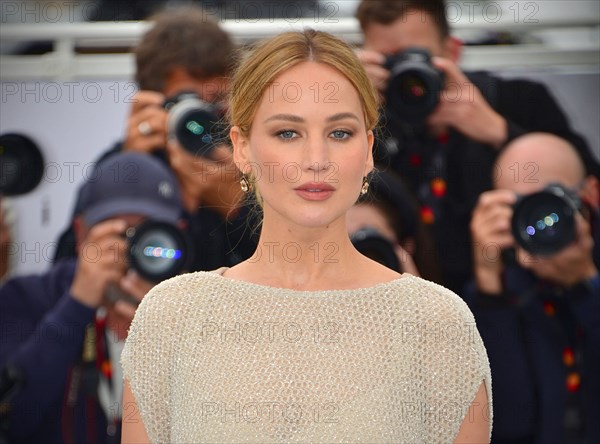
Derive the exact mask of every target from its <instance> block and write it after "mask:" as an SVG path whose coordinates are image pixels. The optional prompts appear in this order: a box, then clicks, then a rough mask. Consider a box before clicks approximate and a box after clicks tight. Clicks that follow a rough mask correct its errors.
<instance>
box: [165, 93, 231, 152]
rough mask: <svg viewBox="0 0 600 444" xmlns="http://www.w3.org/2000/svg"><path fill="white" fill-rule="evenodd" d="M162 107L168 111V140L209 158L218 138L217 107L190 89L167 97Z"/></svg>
mask: <svg viewBox="0 0 600 444" xmlns="http://www.w3.org/2000/svg"><path fill="white" fill-rule="evenodd" d="M163 106H164V108H165V109H166V110H167V111H168V112H169V117H168V134H169V139H171V138H174V139H176V140H177V141H178V142H179V144H180V145H181V146H182V147H183V148H184V149H185V150H187V151H189V152H190V153H192V154H194V155H196V156H201V157H210V155H211V153H212V150H213V148H214V147H215V143H216V142H217V140H218V137H219V136H218V133H219V131H218V122H219V120H220V118H219V115H218V112H217V109H216V107H215V106H214V105H211V104H210V103H208V102H205V101H203V100H202V99H200V97H199V96H198V94H196V93H194V92H187V91H185V92H180V93H179V94H177V95H175V96H173V97H170V98H167V99H166V100H165V103H164V104H163Z"/></svg>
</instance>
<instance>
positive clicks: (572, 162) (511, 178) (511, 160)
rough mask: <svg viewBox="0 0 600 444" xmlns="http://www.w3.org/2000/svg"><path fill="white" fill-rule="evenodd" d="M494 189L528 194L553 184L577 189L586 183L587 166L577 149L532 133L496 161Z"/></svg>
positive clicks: (550, 137)
mask: <svg viewBox="0 0 600 444" xmlns="http://www.w3.org/2000/svg"><path fill="white" fill-rule="evenodd" d="M496 167H497V168H496V177H495V181H494V185H495V187H496V188H499V189H508V190H512V191H515V192H517V193H519V194H528V193H532V192H535V191H538V190H540V189H542V188H544V187H545V186H546V185H548V184H549V183H552V182H558V183H560V184H562V185H564V186H566V187H569V188H575V187H577V186H579V185H581V183H582V181H583V180H584V178H585V176H586V174H585V166H584V164H583V161H582V160H581V158H580V157H579V154H578V153H577V151H576V150H575V148H574V147H573V146H572V145H571V144H570V143H569V142H567V141H566V140H564V139H561V138H560V137H558V136H555V135H553V134H548V133H530V134H526V135H524V136H521V137H519V138H517V139H515V140H514V141H513V142H511V143H510V144H509V145H508V146H507V147H506V148H505V149H504V151H503V152H502V153H501V154H500V155H499V156H498V159H497V160H496Z"/></svg>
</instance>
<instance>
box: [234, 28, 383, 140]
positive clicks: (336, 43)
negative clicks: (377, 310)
mask: <svg viewBox="0 0 600 444" xmlns="http://www.w3.org/2000/svg"><path fill="white" fill-rule="evenodd" d="M302 62H317V63H323V64H325V65H328V66H330V67H331V68H334V69H336V70H337V71H339V72H340V73H341V74H342V75H343V76H345V77H346V78H347V79H348V80H349V81H350V83H352V85H353V86H354V88H355V89H356V91H357V93H358V96H359V98H360V102H361V104H362V108H363V114H364V118H365V124H366V127H367V129H368V130H371V129H373V128H374V127H375V125H376V124H377V121H378V118H379V114H378V102H377V92H376V91H375V88H374V87H373V85H372V84H371V81H370V80H369V78H368V77H367V73H366V72H365V70H364V68H363V66H362V64H361V63H360V61H359V60H358V57H356V54H354V51H353V50H352V49H351V48H350V46H348V44H346V43H345V42H343V41H342V40H340V39H338V38H337V37H334V36H333V35H331V34H328V33H326V32H322V31H315V30H313V29H306V30H304V31H301V32H286V33H283V34H280V35H278V36H275V37H273V38H271V39H268V40H265V41H263V42H261V43H259V44H258V45H257V46H256V47H255V48H254V50H253V51H252V52H251V53H250V55H249V56H248V57H247V58H246V59H245V60H244V61H243V62H242V63H241V64H240V66H239V67H238V69H237V70H236V72H235V74H234V76H233V80H232V84H231V95H230V102H229V123H230V125H232V126H234V125H236V126H238V127H239V128H240V130H241V132H242V134H243V135H244V136H248V135H249V133H250V130H251V128H252V120H253V119H254V115H255V113H256V109H257V108H258V105H259V103H260V101H261V98H262V97H263V94H264V93H265V90H266V89H267V87H268V86H269V85H271V84H272V83H273V82H274V80H275V78H276V77H277V76H279V75H280V74H281V73H283V72H285V71H287V70H288V69H290V68H292V67H294V66H296V65H298V64H300V63H302Z"/></svg>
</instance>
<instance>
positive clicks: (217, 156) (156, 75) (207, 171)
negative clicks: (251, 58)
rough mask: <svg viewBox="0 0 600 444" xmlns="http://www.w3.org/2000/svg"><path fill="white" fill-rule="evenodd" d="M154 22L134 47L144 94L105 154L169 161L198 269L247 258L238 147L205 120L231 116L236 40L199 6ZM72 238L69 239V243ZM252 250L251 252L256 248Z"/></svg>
mask: <svg viewBox="0 0 600 444" xmlns="http://www.w3.org/2000/svg"><path fill="white" fill-rule="evenodd" d="M150 20H151V21H152V22H153V26H152V27H151V29H150V30H149V31H148V32H147V33H146V34H145V35H144V36H143V38H142V40H141V41H140V42H139V44H138V45H137V46H136V48H135V50H134V53H135V60H136V74H135V80H136V82H137V83H138V86H139V91H138V92H137V93H136V94H135V96H134V97H133V104H132V107H131V111H130V114H129V117H128V120H127V125H126V133H125V138H124V140H123V141H121V142H119V143H117V144H116V145H115V146H114V147H113V148H112V149H111V150H109V151H108V152H106V153H105V154H104V155H103V156H102V158H106V157H108V156H111V155H113V154H115V153H119V152H122V151H135V152H140V153H146V154H150V155H153V156H155V157H158V158H160V159H161V160H163V161H164V162H165V163H167V164H169V165H170V167H171V169H172V170H173V171H174V172H175V174H176V176H177V180H178V182H179V185H180V190H181V194H182V198H183V203H184V206H185V209H186V211H187V213H188V216H187V219H188V220H189V225H190V234H191V238H192V240H193V242H194V247H195V250H196V251H197V252H198V254H197V255H196V257H195V262H194V263H193V264H192V270H211V269H215V268H218V267H221V266H223V265H232V264H234V263H236V262H237V261H238V260H240V258H239V257H238V256H237V255H236V253H237V252H236V253H234V252H233V251H232V250H233V246H235V245H238V244H240V245H239V250H238V251H240V255H241V257H243V256H244V248H243V246H244V245H245V244H244V241H245V239H241V238H242V234H241V233H242V231H243V227H242V225H243V224H242V222H243V214H242V215H238V212H239V211H244V210H239V209H238V203H239V201H240V198H241V196H242V194H241V192H240V190H239V175H238V173H237V169H236V168H235V166H234V164H233V160H232V157H231V151H230V148H229V147H228V146H227V145H225V144H224V143H221V140H225V137H224V136H223V134H220V133H219V131H218V127H219V125H218V124H216V125H211V126H212V129H213V131H211V132H209V127H208V125H206V124H203V123H204V122H203V119H205V118H208V116H211V118H210V119H211V122H212V123H214V121H218V120H219V119H221V118H222V117H223V116H224V114H225V113H226V109H225V97H226V92H227V86H228V81H229V80H228V76H229V74H230V70H231V68H232V67H233V64H234V61H235V48H234V45H233V42H232V41H231V39H230V37H229V35H228V34H227V33H226V32H225V31H224V30H223V29H221V28H220V27H219V25H218V24H217V23H216V22H214V21H213V20H211V18H210V17H209V16H207V15H206V14H205V13H204V12H202V10H201V9H198V8H192V7H179V8H172V9H167V10H165V11H163V12H161V13H158V14H157V15H155V16H153V17H151V18H150ZM182 107H183V108H182ZM197 107H200V108H203V109H204V111H205V112H201V111H198V109H197ZM176 108H177V109H178V111H177V115H178V116H177V118H175V109H176ZM199 114H200V115H199ZM190 125H194V126H193V127H192V126H190ZM186 127H187V129H186ZM205 137H209V139H208V140H209V143H206V142H205V140H207V139H205ZM238 225H239V227H238ZM240 227H241V228H240ZM238 237H239V238H240V239H238ZM68 243H69V240H68V237H64V238H63V240H62V241H61V246H65V244H68ZM248 248H249V249H248V253H247V255H248V256H249V255H250V254H251V252H252V251H253V248H251V247H248ZM60 254H64V255H70V254H72V252H69V251H66V250H64V253H63V252H61V253H60Z"/></svg>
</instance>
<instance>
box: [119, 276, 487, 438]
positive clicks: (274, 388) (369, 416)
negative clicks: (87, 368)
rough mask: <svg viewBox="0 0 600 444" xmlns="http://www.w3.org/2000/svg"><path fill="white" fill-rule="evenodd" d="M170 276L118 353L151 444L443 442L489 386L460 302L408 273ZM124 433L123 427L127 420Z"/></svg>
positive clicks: (478, 343) (149, 300) (481, 355)
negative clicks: (306, 285) (317, 278)
mask: <svg viewBox="0 0 600 444" xmlns="http://www.w3.org/2000/svg"><path fill="white" fill-rule="evenodd" d="M224 270H225V269H219V270H216V271H214V272H198V273H191V274H187V275H182V276H178V277H176V278H173V279H170V280H168V281H165V282H163V283H161V284H159V285H158V286H156V287H155V288H154V289H152V291H151V292H150V293H148V295H146V297H145V298H144V299H143V301H142V303H141V305H140V306H139V308H138V310H137V312H136V315H135V319H134V321H133V323H132V326H131V329H130V331H129V336H128V339H127V343H126V346H125V349H124V351H123V354H122V358H121V361H122V365H123V373H124V377H125V378H126V379H127V380H128V381H129V383H130V385H131V389H132V392H133V394H134V397H135V399H136V401H137V404H138V407H139V409H140V414H141V417H142V419H143V422H144V424H145V426H146V430H147V432H148V436H149V438H150V439H151V441H152V442H154V443H201V442H207V443H217V442H223V443H225V442H231V443H233V442H235V443H284V442H293V443H299V442H303V443H319V442H322V443H334V442H335V443H337V442H349V443H359V442H368V443H375V442H388V443H392V442H393V443H400V442H401V443H417V442H419V443H421V442H422V443H434V442H439V443H450V442H452V441H453V439H454V437H455V436H456V434H457V433H458V430H459V427H460V424H461V423H462V421H463V419H464V418H465V417H466V416H467V415H471V416H472V413H473V412H472V411H470V410H469V408H470V406H471V403H472V401H473V399H474V397H475V394H476V392H477V390H478V388H479V387H480V385H481V383H482V382H485V386H486V391H487V394H488V405H487V406H485V409H484V412H485V416H486V418H485V419H486V420H488V421H489V422H490V430H491V421H492V417H491V416H492V415H491V412H492V408H491V379H490V369H489V363H488V359H487V355H486V352H485V348H484V346H483V343H482V341H481V338H480V336H479V333H478V332H477V329H476V327H475V321H474V319H473V316H472V314H471V312H470V311H469V309H468V308H467V306H466V305H465V303H464V302H463V301H462V300H461V299H460V298H459V297H458V296H457V295H455V294H454V293H452V292H451V291H449V290H447V289H445V288H444V287H441V286H439V285H436V284H434V283H432V282H428V281H425V280H423V279H420V278H416V277H414V276H411V275H408V274H405V275H403V276H402V278H399V279H397V280H394V281H391V282H387V283H382V284H378V285H375V286H373V287H368V288H361V289H355V290H331V291H310V292H308V291H296V290H289V289H281V288H274V287H269V286H264V285H257V284H252V283H247V282H243V281H239V280H234V279H230V278H226V277H224V276H222V273H223V271H224ZM124 421H126V417H125V416H124Z"/></svg>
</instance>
